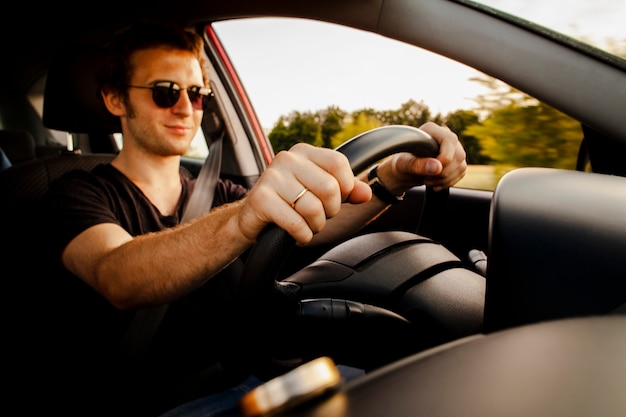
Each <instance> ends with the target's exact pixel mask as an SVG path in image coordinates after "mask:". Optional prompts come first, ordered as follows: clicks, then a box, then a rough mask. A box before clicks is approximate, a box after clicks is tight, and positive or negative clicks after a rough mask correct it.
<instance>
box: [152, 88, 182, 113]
mask: <svg viewBox="0 0 626 417" xmlns="http://www.w3.org/2000/svg"><path fill="white" fill-rule="evenodd" d="M179 98H180V89H175V88H173V87H172V86H170V87H165V86H160V85H155V86H154V87H152V100H154V104H156V105H157V106H159V107H161V108H164V109H168V108H170V107H172V106H173V105H174V104H176V102H178V99H179Z"/></svg>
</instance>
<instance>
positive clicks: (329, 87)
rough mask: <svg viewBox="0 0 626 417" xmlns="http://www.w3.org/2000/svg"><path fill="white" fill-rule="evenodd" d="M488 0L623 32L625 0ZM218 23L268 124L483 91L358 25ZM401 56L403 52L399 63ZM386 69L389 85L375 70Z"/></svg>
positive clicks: (558, 25) (451, 105) (467, 99)
mask: <svg viewBox="0 0 626 417" xmlns="http://www.w3.org/2000/svg"><path fill="white" fill-rule="evenodd" d="M484 2H485V3H487V4H490V5H492V6H494V7H496V8H500V9H503V10H506V11H508V12H511V13H513V14H516V15H520V16H523V17H532V20H535V21H536V22H537V23H539V24H543V25H546V26H550V27H553V28H555V29H556V30H558V31H561V32H563V33H567V34H570V35H574V36H585V37H586V38H587V39H590V40H591V41H592V42H594V43H596V44H602V43H603V42H604V40H605V39H606V38H609V37H611V38H613V39H621V40H626V23H625V22H626V0H588V1H584V0H583V1H580V0H579V1H572V0H485V1H484ZM319 25H323V26H324V27H325V29H324V30H323V31H320V30H319ZM215 28H216V31H217V33H218V35H219V36H220V39H221V40H222V42H223V43H224V45H225V47H226V49H227V51H228V54H229V56H230V58H231V60H232V61H233V63H234V65H235V67H236V68H237V71H238V74H239V76H240V78H241V80H242V82H243V84H244V87H245V88H246V91H247V92H248V95H249V96H250V99H251V101H252V103H253V106H254V107H255V110H256V112H257V116H258V117H259V119H260V121H261V125H262V126H263V127H265V128H272V127H273V126H274V124H275V123H276V121H277V120H278V118H279V117H280V116H281V115H287V114H289V113H291V112H292V111H300V112H305V111H317V110H322V109H325V108H327V107H329V106H331V105H332V106H337V107H339V108H341V109H342V110H346V111H354V110H358V109H363V108H373V109H376V110H396V109H398V108H399V107H400V106H401V105H402V104H403V103H405V102H407V101H408V100H409V99H413V100H415V101H423V102H424V103H425V104H426V105H428V107H429V108H430V109H431V111H432V112H434V113H442V114H445V113H447V112H448V111H453V110H457V109H463V108H471V107H472V105H473V101H472V98H473V97H476V96H477V95H478V94H480V93H481V92H482V91H483V90H482V89H481V88H482V87H481V86H480V85H479V84H477V83H474V82H470V81H468V80H469V78H471V77H473V76H475V75H477V73H476V72H475V71H474V70H472V69H471V68H468V67H466V66H463V65H460V64H458V63H456V62H453V61H451V60H448V59H445V58H442V57H440V56H437V55H434V54H432V53H430V52H427V51H421V50H417V51H418V53H416V48H415V47H413V46H409V45H406V44H403V43H401V42H397V41H390V40H388V39H383V38H381V37H380V36H377V35H372V34H368V33H364V32H361V31H356V30H351V29H346V28H342V27H338V26H335V25H331V24H326V23H320V22H306V21H298V22H296V21H292V20H290V19H253V20H249V21H229V22H222V23H219V24H217V25H216V26H215ZM285 33H289V36H284V34H285ZM364 36H365V38H366V40H365V41H364V38H363V37H364ZM338 44H339V45H341V48H337V47H336V45H338ZM330 46H332V48H331V47H330ZM407 52H410V53H407ZM399 56H404V57H405V58H404V59H403V62H402V65H401V66H399V65H397V62H398V57H399ZM296 63H297V66H296ZM302 63H306V65H302ZM391 63H394V65H391ZM303 68H305V69H306V71H303ZM381 71H382V72H383V73H385V74H386V79H385V83H384V85H380V84H379V81H378V80H377V76H376V74H380V73H381ZM276 91H281V94H276Z"/></svg>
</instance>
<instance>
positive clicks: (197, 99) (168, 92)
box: [128, 81, 213, 110]
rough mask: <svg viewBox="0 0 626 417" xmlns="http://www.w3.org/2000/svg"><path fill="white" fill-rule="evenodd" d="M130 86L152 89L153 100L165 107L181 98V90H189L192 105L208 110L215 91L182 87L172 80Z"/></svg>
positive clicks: (167, 107) (198, 108)
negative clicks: (149, 85)
mask: <svg viewBox="0 0 626 417" xmlns="http://www.w3.org/2000/svg"><path fill="white" fill-rule="evenodd" d="M128 87H129V88H143V89H146V90H152V101H154V104H156V105H157V106H159V107H161V108H163V109H169V108H170V107H173V106H174V105H175V104H176V103H178V100H179V99H180V92H181V91H183V90H187V96H189V101H191V106H192V107H193V108H194V109H195V110H206V108H207V107H208V105H209V102H210V101H211V97H213V92H212V91H211V89H210V88H209V87H198V86H194V87H187V88H180V86H179V85H178V84H176V83H175V82H172V81H162V82H158V83H156V84H154V85H153V86H152V87H148V86H141V85H129V86H128Z"/></svg>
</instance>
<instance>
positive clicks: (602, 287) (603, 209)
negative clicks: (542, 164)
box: [485, 168, 626, 331]
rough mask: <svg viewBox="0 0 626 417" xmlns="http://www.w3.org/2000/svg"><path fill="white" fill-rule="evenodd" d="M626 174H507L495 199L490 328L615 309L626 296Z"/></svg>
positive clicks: (488, 295) (530, 171)
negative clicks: (624, 175) (625, 175)
mask: <svg viewBox="0 0 626 417" xmlns="http://www.w3.org/2000/svg"><path fill="white" fill-rule="evenodd" d="M625 255H626V178H624V177H618V176H610V175H605V174H594V173H587V172H579V171H566V170H557V169H549V168H522V169H518V170H515V171H512V172H510V173H508V174H506V175H505V176H504V177H503V178H502V180H501V181H500V183H499V184H498V186H497V188H496V190H495V192H494V196H493V201H492V207H491V219H490V235H489V249H488V259H489V262H488V266H487V288H486V303H485V328H486V330H487V331H493V330H498V329H502V328H506V327H511V326H516V325H520V324H526V323H533V322H539V321H543V320H550V319H557V318H564V317H573V316H588V315H597V314H607V313H612V312H617V311H619V310H620V309H621V308H622V306H623V305H624V303H626V262H624V259H625Z"/></svg>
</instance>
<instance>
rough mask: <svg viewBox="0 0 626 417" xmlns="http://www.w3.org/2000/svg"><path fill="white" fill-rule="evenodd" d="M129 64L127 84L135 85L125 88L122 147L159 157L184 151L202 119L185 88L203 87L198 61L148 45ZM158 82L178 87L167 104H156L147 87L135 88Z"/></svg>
mask: <svg viewBox="0 0 626 417" xmlns="http://www.w3.org/2000/svg"><path fill="white" fill-rule="evenodd" d="M131 64H132V66H133V76H132V79H131V83H130V85H131V86H135V87H130V88H129V90H128V103H127V105H126V107H125V108H126V114H125V116H123V117H122V126H123V127H124V147H126V146H137V147H140V148H142V150H143V151H144V152H148V153H152V154H157V155H162V156H171V155H182V154H184V153H185V152H186V151H187V149H188V148H189V145H190V143H191V141H192V139H193V138H194V135H195V134H196V131H197V130H198V128H199V126H200V122H201V121H202V113H203V112H202V110H201V109H198V108H197V107H198V106H197V105H195V106H194V104H193V103H192V102H191V101H190V99H189V94H188V90H187V89H188V88H190V87H204V84H203V77H202V69H201V67H200V63H199V62H198V60H197V59H196V57H195V56H194V55H193V54H191V53H190V52H186V51H180V50H174V49H167V48H152V49H145V50H141V51H138V52H136V53H134V54H133V55H132V57H131ZM161 83H165V85H172V84H171V83H174V84H175V87H180V89H181V91H179V92H178V93H179V94H178V95H179V98H178V100H177V101H176V102H175V103H174V104H173V105H172V106H171V107H168V108H164V107H160V106H159V105H157V103H155V101H154V100H153V91H152V90H151V89H147V88H136V87H153V86H154V85H155V84H159V85H163V84H161ZM167 83H170V84H167ZM192 95H193V94H192ZM170 104H171V101H170ZM161 105H162V103H161Z"/></svg>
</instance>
